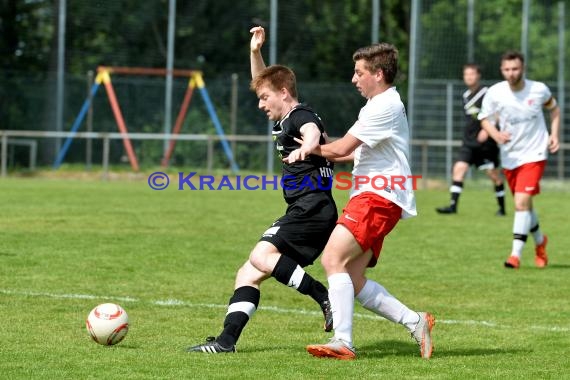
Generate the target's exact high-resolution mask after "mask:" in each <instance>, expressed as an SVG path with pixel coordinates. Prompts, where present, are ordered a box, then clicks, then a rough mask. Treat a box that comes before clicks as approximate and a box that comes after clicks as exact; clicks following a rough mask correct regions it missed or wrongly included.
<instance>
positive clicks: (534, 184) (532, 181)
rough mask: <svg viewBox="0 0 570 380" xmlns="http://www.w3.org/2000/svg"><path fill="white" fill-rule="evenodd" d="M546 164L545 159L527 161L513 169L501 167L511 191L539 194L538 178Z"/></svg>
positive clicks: (540, 176)
mask: <svg viewBox="0 0 570 380" xmlns="http://www.w3.org/2000/svg"><path fill="white" fill-rule="evenodd" d="M545 166H546V160H545V161H538V162H529V163H528V164H524V165H521V166H519V167H518V168H514V169H503V173H505V178H506V179H507V182H508V183H509V188H510V189H511V192H512V193H513V194H514V193H526V194H530V195H536V194H540V183H539V182H540V179H541V178H542V174H543V173H544V168H545Z"/></svg>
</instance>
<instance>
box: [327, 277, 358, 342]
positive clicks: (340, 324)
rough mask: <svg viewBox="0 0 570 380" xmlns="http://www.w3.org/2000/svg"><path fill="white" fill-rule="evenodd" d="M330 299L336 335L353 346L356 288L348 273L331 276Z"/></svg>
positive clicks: (329, 279)
mask: <svg viewBox="0 0 570 380" xmlns="http://www.w3.org/2000/svg"><path fill="white" fill-rule="evenodd" d="M328 281H329V300H330V302H331V309H332V313H333V321H334V322H333V328H334V336H335V338H337V339H342V340H344V341H345V342H346V343H347V344H348V345H350V347H352V318H353V312H354V288H353V285H352V280H351V278H350V275H349V274H348V273H335V274H332V275H330V276H329V278H328Z"/></svg>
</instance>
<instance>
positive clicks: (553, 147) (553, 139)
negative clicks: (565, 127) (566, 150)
mask: <svg viewBox="0 0 570 380" xmlns="http://www.w3.org/2000/svg"><path fill="white" fill-rule="evenodd" d="M559 148H560V143H559V141H558V136H552V135H551V136H550V137H549V138H548V150H549V151H550V153H556V152H558V149H559Z"/></svg>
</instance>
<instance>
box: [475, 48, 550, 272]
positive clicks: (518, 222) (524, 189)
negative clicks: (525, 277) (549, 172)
mask: <svg viewBox="0 0 570 380" xmlns="http://www.w3.org/2000/svg"><path fill="white" fill-rule="evenodd" d="M501 74H502V75H503V78H505V80H504V81H502V82H499V83H497V84H495V85H493V86H492V87H491V88H489V91H488V92H487V95H486V96H485V99H484V100H483V106H482V109H481V112H480V113H479V119H480V120H481V127H482V128H483V129H485V130H486V131H487V133H488V134H489V136H491V138H493V139H494V140H495V141H496V142H497V143H498V144H499V146H500V148H501V164H502V166H503V168H504V173H505V178H506V179H507V182H508V184H509V187H510V189H511V192H512V193H513V195H514V203H515V220H514V224H513V246H512V251H511V255H510V256H509V257H508V259H507V260H506V261H505V267H507V268H515V269H516V268H518V267H519V266H520V259H521V255H522V251H523V248H524V245H525V242H526V240H527V237H528V234H529V232H530V233H532V236H533V238H534V241H535V264H536V266H537V267H539V268H542V267H545V266H546V265H547V264H548V256H547V255H546V244H547V242H548V239H547V237H546V235H544V234H542V232H541V231H540V228H539V224H538V216H537V214H536V211H535V210H534V207H533V200H532V199H533V197H534V196H535V195H537V194H539V193H540V185H539V182H540V179H541V178H542V174H543V173H544V167H545V166H546V159H547V157H548V151H550V153H555V152H556V151H558V148H559V142H558V134H559V129H560V109H559V107H558V105H557V103H556V99H555V98H554V97H553V96H552V94H551V92H550V89H549V88H548V87H547V86H546V85H545V84H544V83H541V82H536V81H532V80H530V79H526V78H525V77H524V56H523V55H522V54H520V53H519V52H516V51H508V52H506V53H505V54H503V56H502V57H501ZM543 109H546V110H548V111H550V135H548V131H547V128H546V122H545V120H544V114H543ZM494 117H498V119H499V125H500V130H497V129H496V128H495V127H494V126H493V125H492V124H491V123H490V122H489V119H490V118H491V119H492V118H494Z"/></svg>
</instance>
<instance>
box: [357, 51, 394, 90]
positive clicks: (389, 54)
mask: <svg viewBox="0 0 570 380" xmlns="http://www.w3.org/2000/svg"><path fill="white" fill-rule="evenodd" d="M361 59H363V60H365V61H366V68H367V69H368V71H377V70H382V73H383V74H384V79H385V80H386V83H388V84H392V83H394V79H395V78H396V74H398V49H396V47H395V46H394V45H391V44H387V43H384V42H383V43H379V44H375V45H370V46H365V47H362V48H360V49H358V50H356V51H355V52H354V54H353V55H352V60H353V61H354V62H356V61H359V60H361Z"/></svg>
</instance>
